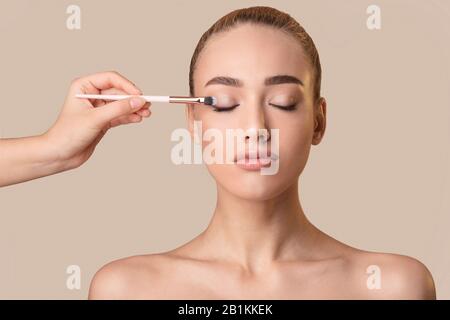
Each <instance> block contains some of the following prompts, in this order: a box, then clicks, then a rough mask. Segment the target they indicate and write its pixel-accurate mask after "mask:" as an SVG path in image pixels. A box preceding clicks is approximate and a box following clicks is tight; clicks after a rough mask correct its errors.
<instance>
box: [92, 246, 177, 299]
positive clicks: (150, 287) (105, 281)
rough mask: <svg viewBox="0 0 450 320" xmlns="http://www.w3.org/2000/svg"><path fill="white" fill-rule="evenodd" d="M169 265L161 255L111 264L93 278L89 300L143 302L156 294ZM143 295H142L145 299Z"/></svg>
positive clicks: (128, 259)
mask: <svg viewBox="0 0 450 320" xmlns="http://www.w3.org/2000/svg"><path fill="white" fill-rule="evenodd" d="M167 263H168V257H166V256H165V255H164V254H149V255H137V256H131V257H127V258H123V259H119V260H115V261H112V262H110V263H108V264H106V265H104V266H103V267H101V268H100V269H99V270H98V271H97V272H96V273H95V275H94V277H93V278H92V281H91V285H90V288H89V299H100V300H112V299H141V298H142V299H146V298H148V297H151V296H152V293H154V294H156V288H157V287H158V284H157V283H158V279H160V278H161V277H160V275H161V273H162V272H163V270H164V266H165V265H166V264H167ZM144 295H145V296H144Z"/></svg>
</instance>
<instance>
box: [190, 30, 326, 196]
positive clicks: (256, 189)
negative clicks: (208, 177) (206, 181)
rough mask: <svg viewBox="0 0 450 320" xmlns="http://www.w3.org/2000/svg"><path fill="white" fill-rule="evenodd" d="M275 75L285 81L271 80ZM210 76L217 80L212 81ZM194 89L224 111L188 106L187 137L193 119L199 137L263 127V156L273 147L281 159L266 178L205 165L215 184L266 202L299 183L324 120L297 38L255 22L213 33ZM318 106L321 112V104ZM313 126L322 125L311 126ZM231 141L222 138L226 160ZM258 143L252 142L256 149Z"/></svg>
mask: <svg viewBox="0 0 450 320" xmlns="http://www.w3.org/2000/svg"><path fill="white" fill-rule="evenodd" d="M280 75H283V76H284V75H287V76H290V77H278V78H273V77H274V76H280ZM216 77H221V78H219V79H217V78H216ZM223 77H226V78H233V79H237V80H233V79H231V80H230V79H224V78H223ZM213 78H216V80H212V81H211V79H213ZM295 78H296V79H298V80H299V81H298V82H297V81H296V79H295ZM194 87H195V95H196V96H214V97H217V99H218V101H217V104H218V105H217V108H223V109H222V110H216V109H214V108H212V107H210V106H205V105H195V106H192V105H191V106H190V107H188V121H189V128H190V130H191V133H192V132H193V131H192V130H193V126H194V121H201V127H202V128H201V129H202V132H203V133H205V131H207V130H208V129H216V130H219V131H220V132H221V133H222V136H223V137H224V138H226V129H242V130H244V131H246V130H249V129H250V130H252V129H253V130H258V129H266V130H268V134H269V137H270V138H269V139H268V141H266V139H267V138H265V139H263V138H262V137H259V138H260V140H259V142H260V143H262V144H263V143H266V146H267V153H271V151H272V153H275V150H276V151H277V153H278V154H277V155H278V160H274V159H272V160H271V161H272V162H271V163H270V166H271V167H272V168H275V167H277V171H276V173H274V174H265V175H264V174H262V173H261V170H255V168H252V169H253V170H249V168H248V167H247V168H244V167H242V166H239V165H237V164H236V163H232V164H227V163H225V164H217V163H215V164H207V167H208V170H209V172H210V173H211V174H212V175H213V177H214V178H215V180H216V182H217V183H218V184H219V185H220V187H222V188H224V189H226V190H227V191H228V192H231V193H232V194H235V195H236V196H239V197H241V198H245V199H254V200H266V199H270V198H273V197H275V196H277V195H279V194H280V193H282V192H283V191H285V190H286V189H287V188H288V187H290V186H291V185H292V184H293V183H297V181H298V177H299V175H300V174H301V172H302V170H303V168H304V167H305V164H306V161H307V158H308V155H309V150H310V147H311V144H317V143H319V142H320V139H321V136H322V135H323V132H324V121H320V112H318V111H317V110H316V111H314V106H313V79H312V72H311V69H310V66H309V64H308V63H307V60H306V58H305V57H304V55H303V49H302V47H301V45H300V44H299V43H297V41H296V40H295V39H294V38H292V37H291V36H289V35H287V34H285V33H283V32H282V31H279V30H276V29H274V28H271V27H266V26H260V25H254V24H243V25H240V26H238V27H235V28H233V29H231V30H229V31H226V32H223V33H220V34H216V35H214V36H213V37H211V38H210V39H209V40H208V42H207V44H206V47H205V48H204V49H203V51H202V52H201V53H200V56H199V57H198V60H197V69H196V70H195V74H194ZM293 105H294V106H293ZM292 106H293V107H292ZM322 107H323V108H322ZM225 108H229V109H228V110H225ZM319 109H320V110H323V111H324V109H325V103H324V102H323V105H322V106H321V107H320V108H319ZM322 115H323V117H324V112H323V113H322ZM317 121H319V122H317ZM317 123H319V124H320V123H322V126H321V125H319V126H317V127H316V125H317ZM272 129H279V135H278V137H275V135H271V134H270V133H271V130H272ZM249 132H251V131H249ZM257 137H258V136H257V135H254V136H252V138H250V136H248V137H247V139H246V140H245V141H244V143H245V151H246V152H247V153H248V152H249V146H250V142H251V141H253V142H257V141H258V140H257ZM266 137H267V136H266ZM200 138H201V137H200ZM276 138H277V139H276ZM251 139H253V140H251ZM275 140H278V141H275ZM230 142H231V143H233V141H228V140H226V139H225V141H224V144H223V150H222V152H223V154H224V155H225V153H226V149H227V148H226V144H227V143H228V144H229V143H230ZM234 143H235V145H236V141H234ZM275 143H277V144H278V147H277V148H275ZM208 144H210V141H203V148H205V147H206V146H207V145H208ZM262 144H256V146H257V148H258V146H262ZM254 146H255V145H254ZM253 150H255V149H253ZM237 154H240V156H243V155H242V154H241V153H240V152H239V150H237V148H234V149H233V155H232V156H231V158H232V159H235V157H237V156H238V155H237ZM250 157H252V155H251V152H250ZM274 161H278V164H276V163H275V162H274ZM266 166H267V164H266Z"/></svg>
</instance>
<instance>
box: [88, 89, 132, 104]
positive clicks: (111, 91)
mask: <svg viewBox="0 0 450 320" xmlns="http://www.w3.org/2000/svg"><path fill="white" fill-rule="evenodd" d="M99 94H104V95H106V94H117V95H121V94H124V95H126V94H127V93H126V92H125V91H123V90H120V89H116V88H110V89H104V90H100V92H99ZM89 100H90V101H91V102H92V104H93V105H94V107H96V108H98V107H101V106H104V105H105V104H107V103H108V102H111V100H101V99H89Z"/></svg>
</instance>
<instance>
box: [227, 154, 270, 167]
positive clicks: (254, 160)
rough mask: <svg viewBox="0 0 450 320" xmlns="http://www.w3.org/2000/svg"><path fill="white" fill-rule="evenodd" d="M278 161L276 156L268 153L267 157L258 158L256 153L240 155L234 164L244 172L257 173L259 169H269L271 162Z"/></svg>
mask: <svg viewBox="0 0 450 320" xmlns="http://www.w3.org/2000/svg"><path fill="white" fill-rule="evenodd" d="M277 159H278V155H276V154H274V153H271V152H268V154H267V155H264V156H263V157H260V156H259V154H258V153H252V154H249V153H248V152H247V153H245V154H240V155H237V156H236V157H235V161H234V162H235V164H236V165H237V166H238V167H239V168H241V169H244V170H248V171H258V170H260V169H261V168H266V167H270V165H271V163H272V161H275V160H277Z"/></svg>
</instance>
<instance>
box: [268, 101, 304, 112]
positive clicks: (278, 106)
mask: <svg viewBox="0 0 450 320" xmlns="http://www.w3.org/2000/svg"><path fill="white" fill-rule="evenodd" d="M269 104H270V105H271V106H272V107H275V108H278V109H283V110H286V111H293V110H295V109H297V104H296V103H295V104H290V105H288V106H280V105H278V104H273V103H269Z"/></svg>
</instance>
